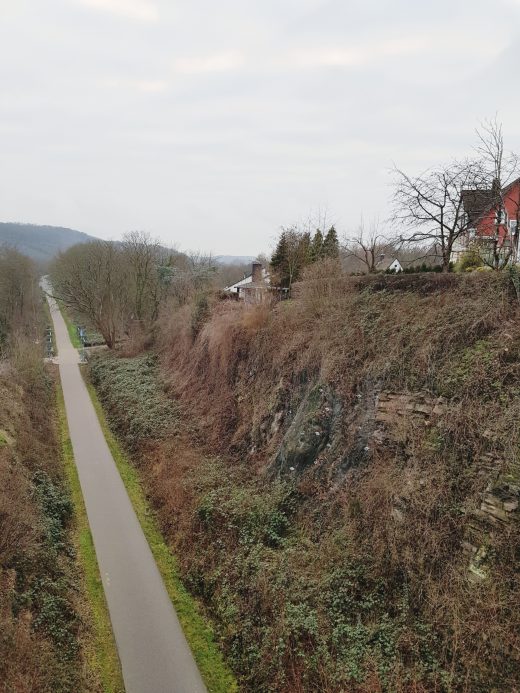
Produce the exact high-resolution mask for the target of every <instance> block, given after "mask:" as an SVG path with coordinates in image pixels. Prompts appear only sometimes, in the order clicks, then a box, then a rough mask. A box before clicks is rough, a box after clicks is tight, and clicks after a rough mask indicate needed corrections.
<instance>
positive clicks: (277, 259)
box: [271, 231, 288, 274]
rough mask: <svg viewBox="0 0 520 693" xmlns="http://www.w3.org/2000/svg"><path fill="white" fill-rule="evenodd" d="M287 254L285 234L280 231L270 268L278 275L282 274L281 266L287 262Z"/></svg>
mask: <svg viewBox="0 0 520 693" xmlns="http://www.w3.org/2000/svg"><path fill="white" fill-rule="evenodd" d="M287 252H288V240H287V233H286V232H285V231H282V233H281V234H280V238H279V239H278V243H277V244H276V249H275V251H274V253H273V256H272V258H271V267H272V268H273V270H274V271H275V272H277V273H278V274H281V273H282V270H283V266H284V264H285V263H286V262H287Z"/></svg>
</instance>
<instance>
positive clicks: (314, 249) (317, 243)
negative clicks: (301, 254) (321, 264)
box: [311, 229, 323, 262]
mask: <svg viewBox="0 0 520 693" xmlns="http://www.w3.org/2000/svg"><path fill="white" fill-rule="evenodd" d="M322 255H323V234H322V232H321V231H320V229H316V233H315V234H314V238H313V239H312V245H311V262H316V260H319V259H320V258H321V257H322Z"/></svg>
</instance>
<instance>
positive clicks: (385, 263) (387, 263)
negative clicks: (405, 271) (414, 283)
mask: <svg viewBox="0 0 520 693" xmlns="http://www.w3.org/2000/svg"><path fill="white" fill-rule="evenodd" d="M394 262H397V263H398V264H399V266H401V263H400V262H399V260H398V259H397V258H396V257H395V256H393V255H390V256H389V257H384V258H382V259H381V260H379V262H378V263H377V264H376V268H377V269H378V270H382V271H383V272H386V270H387V269H389V268H390V267H391V265H393V264H394Z"/></svg>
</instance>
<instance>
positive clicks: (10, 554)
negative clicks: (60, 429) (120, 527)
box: [0, 344, 100, 693]
mask: <svg viewBox="0 0 520 693" xmlns="http://www.w3.org/2000/svg"><path fill="white" fill-rule="evenodd" d="M18 346H19V347H21V344H19V345H18ZM28 349H30V348H29V347H28ZM21 358H22V357H21V354H20V351H18V354H17V356H16V357H14V358H13V359H12V360H11V361H10V362H7V361H4V362H3V363H1V367H2V373H1V374H0V429H1V431H0V434H1V436H0V583H1V588H0V633H1V637H0V690H2V691H6V692H7V691H9V692H12V691H20V693H21V692H22V691H24V692H25V691H31V692H32V693H39V692H42V693H43V692H45V693H51V692H52V693H66V692H67V693H68V692H70V693H72V692H73V691H86V690H88V691H97V690H100V686H99V682H98V681H97V677H96V673H95V671H87V670H86V668H84V666H83V651H82V648H81V644H80V643H81V641H82V639H83V638H85V637H87V635H86V632H87V627H86V625H85V622H84V619H83V616H84V615H85V613H86V611H85V604H84V603H83V595H82V594H81V591H80V589H79V588H78V584H79V583H81V578H80V576H79V575H78V571H77V566H76V562H75V555H74V548H73V543H72V539H71V535H70V525H71V519H72V513H73V506H72V501H71V498H70V495H69V491H68V486H67V482H66V480H65V479H64V476H63V468H62V466H61V450H60V444H59V439H58V433H57V427H56V414H55V383H54V382H53V379H52V377H51V375H50V374H49V373H47V372H46V371H45V370H44V369H43V364H42V362H41V355H40V354H39V352H38V351H36V353H34V354H33V357H32V362H29V357H28V353H27V352H26V353H25V355H24V357H23V363H21V362H20V360H21Z"/></svg>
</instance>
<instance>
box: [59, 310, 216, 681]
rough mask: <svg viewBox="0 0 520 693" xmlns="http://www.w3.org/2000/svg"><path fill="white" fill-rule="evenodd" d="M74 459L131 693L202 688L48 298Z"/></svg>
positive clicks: (72, 351)
mask: <svg viewBox="0 0 520 693" xmlns="http://www.w3.org/2000/svg"><path fill="white" fill-rule="evenodd" d="M48 301H49V306H50V309H51V314H52V320H53V322H54V330H55V334H56V343H57V346H58V360H59V367H60V377H61V383H62V387H63V394H64V397H65V408H66V411H67V419H68V423H69V431H70V438H71V441H72V446H73V449H74V459H75V461H76V466H77V468H78V473H79V479H80V482H81V490H82V492H83V497H84V499H85V505H86V508H87V515H88V520H89V523H90V528H91V531H92V536H93V539H94V546H95V549H96V555H97V559H98V563H99V569H100V572H101V576H102V580H103V587H104V590H105V594H106V598H107V602H108V609H109V611H110V618H111V620H112V627H113V629H114V634H115V638H116V643H117V649H118V651H119V657H120V659H121V664H122V669H123V678H124V682H125V688H126V691H127V693H199V692H200V693H203V692H205V691H206V688H205V686H204V683H203V681H202V678H201V676H200V673H199V671H198V669H197V665H196V664H195V660H194V659H193V656H192V653H191V651H190V648H189V645H188V643H187V642H186V639H185V637H184V634H183V632H182V629H181V626H180V624H179V621H178V619H177V615H176V613H175V610H174V608H173V606H172V603H171V601H170V598H169V596H168V594H167V592H166V589H165V587H164V584H163V581H162V578H161V575H160V573H159V571H158V569H157V566H156V564H155V560H154V558H153V555H152V552H151V551H150V547H149V546H148V543H147V541H146V539H145V537H144V534H143V532H142V530H141V526H140V524H139V521H138V519H137V517H136V515H135V513H134V510H133V508H132V505H131V503H130V500H129V498H128V495H127V493H126V490H125V487H124V485H123V482H122V481H121V477H120V476H119V472H118V471H117V467H116V465H115V462H114V459H113V457H112V455H111V453H110V450H109V448H108V445H107V443H106V441H105V437H104V435H103V431H102V430H101V426H100V424H99V421H98V418H97V415H96V412H95V410H94V407H93V405H92V402H91V400H90V396H89V394H88V391H87V388H86V386H85V383H84V382H83V378H82V376H81V373H80V371H79V367H78V360H79V359H78V352H77V351H76V350H75V349H74V348H73V346H72V344H71V342H70V339H69V335H68V332H67V328H66V325H65V321H64V320H63V317H62V315H61V313H60V311H59V309H58V307H57V305H56V302H55V301H54V300H53V299H52V298H51V297H48Z"/></svg>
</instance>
